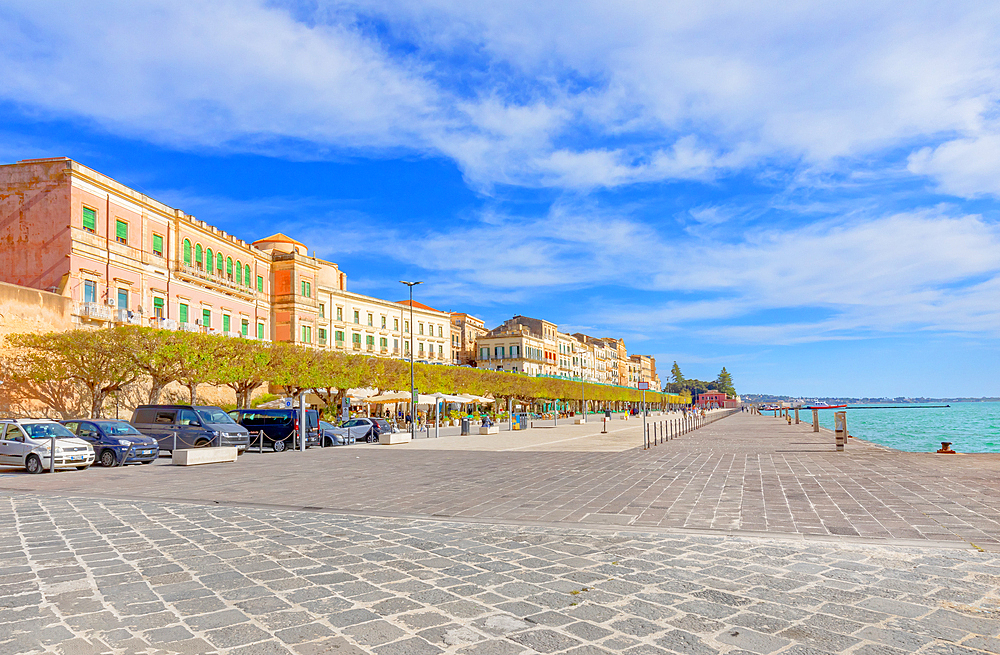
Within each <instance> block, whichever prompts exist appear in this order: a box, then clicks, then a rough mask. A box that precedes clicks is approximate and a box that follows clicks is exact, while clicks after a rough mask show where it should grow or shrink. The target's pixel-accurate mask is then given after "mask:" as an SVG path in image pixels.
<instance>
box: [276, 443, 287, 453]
mask: <svg viewBox="0 0 1000 655" xmlns="http://www.w3.org/2000/svg"><path fill="white" fill-rule="evenodd" d="M284 449H285V442H284V441H275V442H274V452H276V453H280V452H281V451H283V450H284Z"/></svg>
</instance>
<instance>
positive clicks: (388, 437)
mask: <svg viewBox="0 0 1000 655" xmlns="http://www.w3.org/2000/svg"><path fill="white" fill-rule="evenodd" d="M378 442H379V443H380V444H385V445H387V446H393V445H395V444H398V443H410V433H409V432H383V433H382V434H380V435H378Z"/></svg>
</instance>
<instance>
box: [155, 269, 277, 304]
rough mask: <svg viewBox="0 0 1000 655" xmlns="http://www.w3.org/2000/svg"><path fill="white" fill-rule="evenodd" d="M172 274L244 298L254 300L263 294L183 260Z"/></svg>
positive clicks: (262, 296)
mask: <svg viewBox="0 0 1000 655" xmlns="http://www.w3.org/2000/svg"><path fill="white" fill-rule="evenodd" d="M174 275H176V276H177V277H179V278H181V279H187V280H190V281H193V282H198V283H199V284H201V285H203V286H206V287H208V288H210V289H214V290H218V291H222V292H224V293H229V294H233V295H236V296H240V297H241V298H243V299H245V300H256V299H257V298H261V299H263V298H264V294H262V293H260V292H258V291H257V290H255V289H254V288H252V287H249V286H246V285H244V284H237V283H236V282H233V281H232V280H230V279H228V278H227V277H225V276H222V275H214V274H212V273H209V272H207V271H205V270H203V269H200V268H198V267H197V266H189V265H188V264H185V263H184V262H183V261H180V262H177V267H176V268H175V269H174Z"/></svg>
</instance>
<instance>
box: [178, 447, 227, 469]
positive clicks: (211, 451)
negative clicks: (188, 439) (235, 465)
mask: <svg viewBox="0 0 1000 655" xmlns="http://www.w3.org/2000/svg"><path fill="white" fill-rule="evenodd" d="M171 459H172V463H173V465H174V466H196V465H198V464H221V463H223V462H235V461H236V446H218V447H215V448H185V449H183V450H175V451H174V452H173V455H172V457H171Z"/></svg>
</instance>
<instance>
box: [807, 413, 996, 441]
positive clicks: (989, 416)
mask: <svg viewBox="0 0 1000 655" xmlns="http://www.w3.org/2000/svg"><path fill="white" fill-rule="evenodd" d="M934 404H935V405H937V404H945V403H934ZM947 404H949V405H951V407H944V408H940V409H938V408H929V407H925V406H921V405H896V404H891V405H887V406H881V407H880V406H879V405H850V406H848V408H847V410H846V411H847V431H848V432H849V433H851V434H852V435H854V436H855V437H858V438H861V439H864V440H865V441H871V442H872V443H877V444H880V445H883V446H888V447H890V448H895V449H896V450H908V451H911V452H934V451H935V450H937V449H938V448H940V447H941V442H942V441H950V442H952V446H951V447H952V449H953V450H956V451H958V452H960V453H1000V403H947ZM862 407H879V409H861V408H862ZM887 407H904V409H888V408H887ZM835 411H838V410H832V409H821V410H819V423H820V425H822V426H823V427H825V428H829V429H831V430H832V429H833V413H834V412H835ZM800 416H801V417H802V418H803V419H805V420H806V421H808V422H811V421H812V412H811V411H810V410H802V412H801V414H800Z"/></svg>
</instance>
